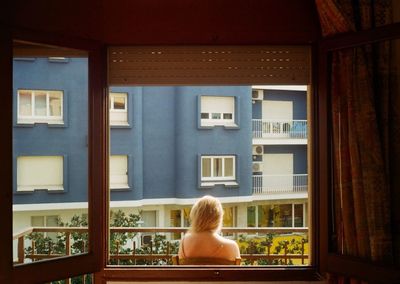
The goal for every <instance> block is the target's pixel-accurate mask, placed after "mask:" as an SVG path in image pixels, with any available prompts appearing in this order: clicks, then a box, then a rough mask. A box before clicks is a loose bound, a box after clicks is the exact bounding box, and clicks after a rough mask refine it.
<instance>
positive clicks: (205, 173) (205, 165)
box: [201, 158, 211, 177]
mask: <svg viewBox="0 0 400 284" xmlns="http://www.w3.org/2000/svg"><path fill="white" fill-rule="evenodd" d="M201 176H202V177H211V159H210V158H203V159H202V160H201Z"/></svg>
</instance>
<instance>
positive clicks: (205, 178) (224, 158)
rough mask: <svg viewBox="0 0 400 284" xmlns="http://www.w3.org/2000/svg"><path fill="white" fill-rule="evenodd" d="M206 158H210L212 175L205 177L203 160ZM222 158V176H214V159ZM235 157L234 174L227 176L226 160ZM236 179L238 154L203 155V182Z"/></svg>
mask: <svg viewBox="0 0 400 284" xmlns="http://www.w3.org/2000/svg"><path fill="white" fill-rule="evenodd" d="M206 159H210V161H211V167H210V177H205V176H204V175H203V161H204V160H206ZM217 159H218V160H219V159H221V169H222V175H221V176H214V165H215V163H214V161H215V160H217ZM226 159H233V162H232V173H233V175H232V176H227V175H226V174H225V160H226ZM235 180H236V156H235V155H201V181H202V182H224V181H235Z"/></svg>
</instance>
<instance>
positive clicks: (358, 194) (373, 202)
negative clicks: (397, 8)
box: [315, 0, 400, 283]
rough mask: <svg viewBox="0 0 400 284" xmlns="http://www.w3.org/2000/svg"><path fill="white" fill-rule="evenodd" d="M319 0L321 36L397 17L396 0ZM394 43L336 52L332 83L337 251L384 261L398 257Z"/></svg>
mask: <svg viewBox="0 0 400 284" xmlns="http://www.w3.org/2000/svg"><path fill="white" fill-rule="evenodd" d="M315 2H316V6H317V10H318V13H319V17H320V22H321V28H322V32H323V35H324V36H331V35H334V34H337V33H343V32H352V31H353V32H354V31H359V30H364V29H371V28H374V27H377V26H382V25H386V24H389V23H390V22H391V20H392V16H391V12H392V10H391V0H379V1H373V0H316V1H315ZM392 47H393V46H392V45H391V43H390V42H382V43H378V44H373V45H365V46H360V47H356V48H349V49H343V50H339V51H335V52H333V53H332V62H331V72H332V73H331V87H330V88H331V89H330V91H331V97H332V122H333V125H332V127H333V148H334V197H335V204H334V207H335V226H336V232H337V244H336V247H337V252H338V253H341V254H344V255H351V256H356V257H361V258H364V259H367V260H371V261H374V262H380V263H384V264H392V263H393V243H392V231H393V227H394V226H393V223H392V222H391V220H392V218H391V213H392V212H393V211H391V209H392V210H394V209H395V208H391V207H392V206H393V205H394V204H393V203H392V204H391V197H393V196H394V191H395V190H398V184H397V186H395V185H394V182H395V181H394V179H393V178H392V176H393V175H395V173H396V171H395V170H396V169H395V166H396V163H395V162H394V161H396V160H395V159H398V155H397V156H396V155H392V153H394V152H395V151H396V149H397V152H398V148H399V146H398V145H399V144H397V145H396V144H393V135H396V134H397V136H398V134H399V124H397V125H396V124H395V125H394V124H393V123H392V122H391V120H392V119H394V120H395V121H397V122H398V117H399V115H398V113H399V110H398V108H400V105H399V104H398V101H399V99H398V98H397V97H398V93H397V94H396V92H393V88H392V85H391V83H392V80H393V78H392V77H391V75H390V74H392V73H391V72H390V71H391V70H390V68H391V67H393V66H391V60H392ZM396 104H397V105H396ZM389 118H390V120H389ZM395 139H396V140H399V139H398V138H395ZM397 170H398V169H397ZM397 175H398V173H397ZM391 190H392V192H391ZM332 279H333V280H332V281H333V282H332V281H331V282H332V283H352V282H346V281H356V280H354V279H352V280H350V279H347V280H346V279H338V278H335V277H332ZM343 281H344V282H343Z"/></svg>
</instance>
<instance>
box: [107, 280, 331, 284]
mask: <svg viewBox="0 0 400 284" xmlns="http://www.w3.org/2000/svg"><path fill="white" fill-rule="evenodd" d="M136 283H138V284H139V283H143V282H132V281H128V282H125V281H117V282H114V281H107V284H136ZM146 283H147V284H159V283H160V282H146ZM162 283H163V284H176V282H162ZM179 283H180V284H188V283H190V284H201V283H205V282H200V281H195V282H179ZM206 283H209V284H231V283H232V284H237V283H238V282H206ZM240 283H242V284H264V283H265V284H326V283H328V282H326V281H257V282H253V281H252V282H240Z"/></svg>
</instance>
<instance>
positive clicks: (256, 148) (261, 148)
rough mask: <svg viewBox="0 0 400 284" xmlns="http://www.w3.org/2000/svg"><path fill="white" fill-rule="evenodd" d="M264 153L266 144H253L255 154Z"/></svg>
mask: <svg viewBox="0 0 400 284" xmlns="http://www.w3.org/2000/svg"><path fill="white" fill-rule="evenodd" d="M262 154H264V146H262V145H253V155H262Z"/></svg>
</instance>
